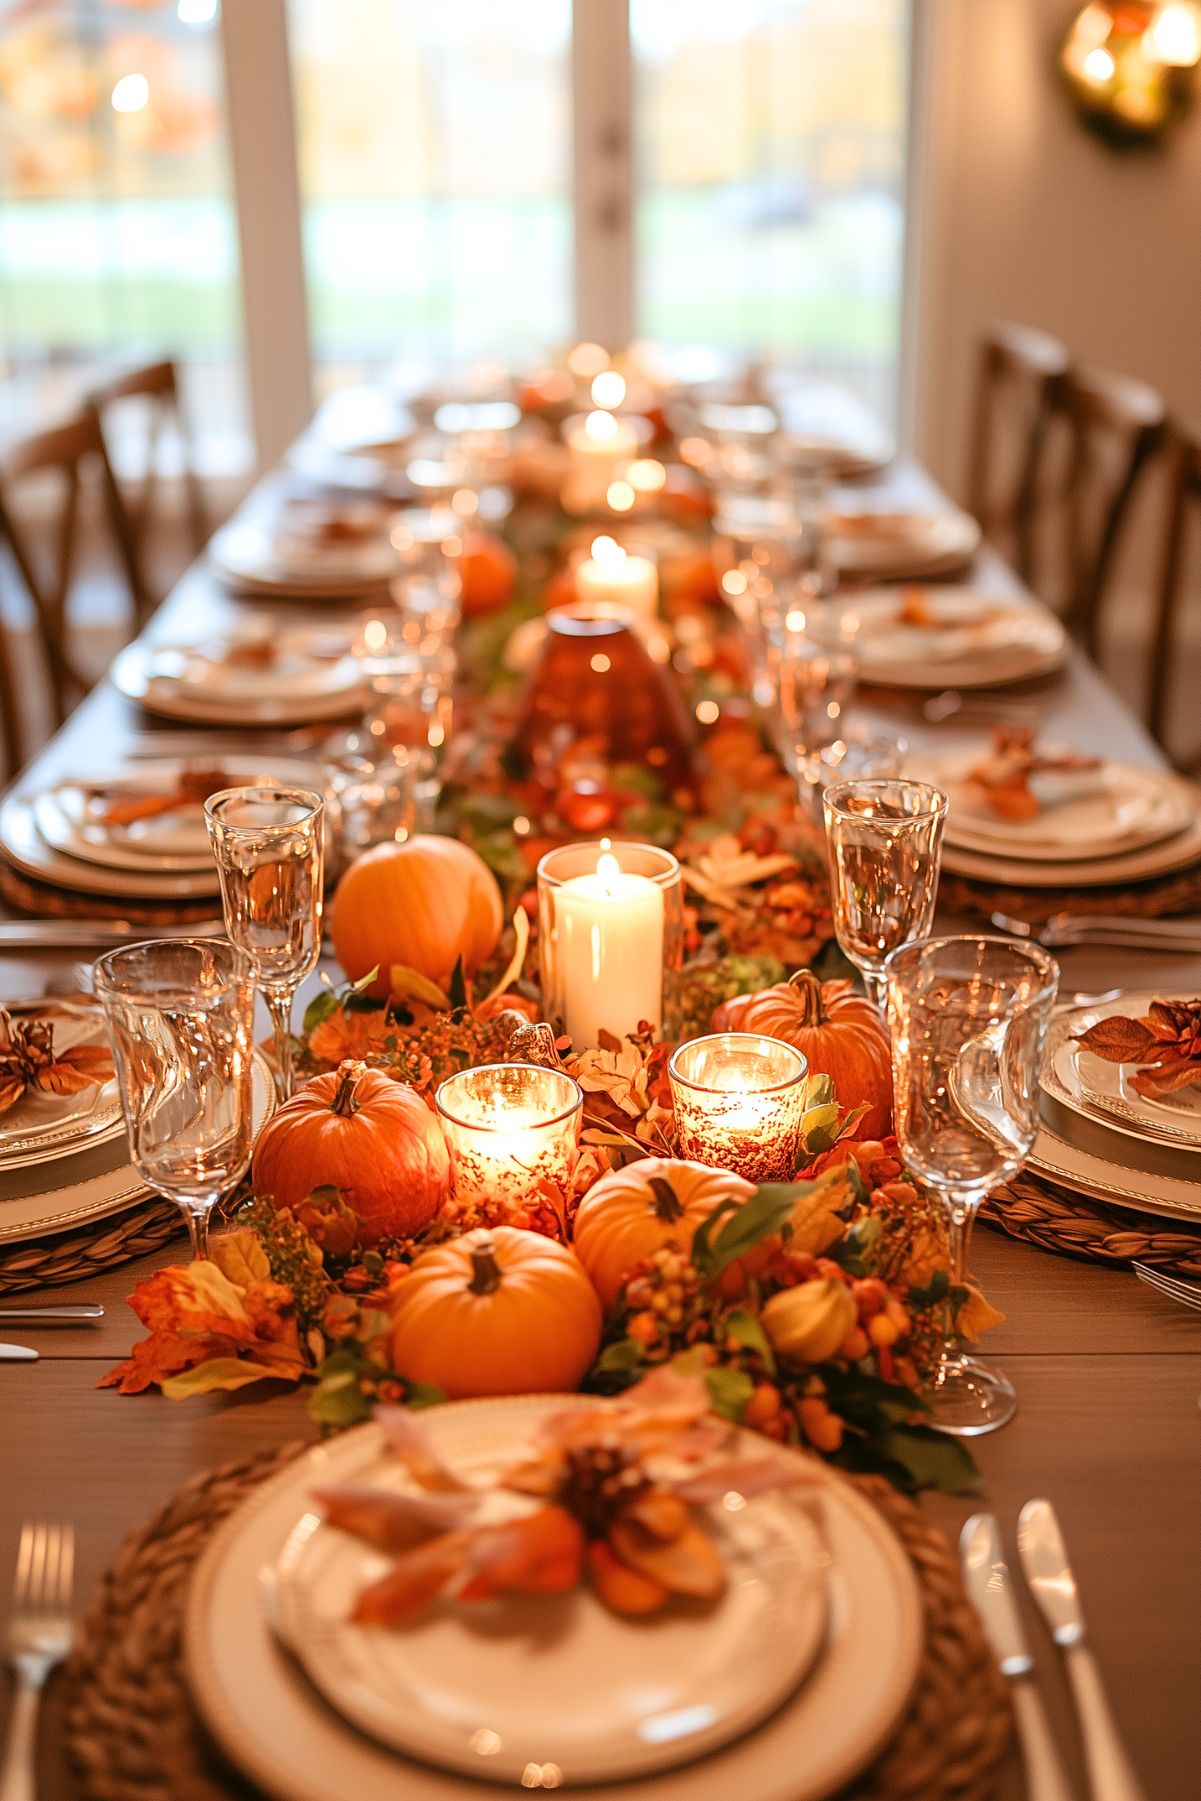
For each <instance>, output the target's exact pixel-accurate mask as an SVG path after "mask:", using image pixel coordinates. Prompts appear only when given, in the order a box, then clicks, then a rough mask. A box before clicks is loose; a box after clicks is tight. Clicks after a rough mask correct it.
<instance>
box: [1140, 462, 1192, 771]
mask: <svg viewBox="0 0 1201 1801" xmlns="http://www.w3.org/2000/svg"><path fill="white" fill-rule="evenodd" d="M1167 463H1168V495H1167V508H1166V512H1165V517H1164V535H1163V550H1162V553H1161V559H1160V565H1159V586H1158V591H1157V594H1156V620H1155V640H1154V644H1153V646H1152V651H1151V691H1150V697H1149V702H1148V712H1147V723H1148V725H1149V726H1150V728H1151V731H1152V732H1153V733H1154V735H1155V738H1156V739H1157V741H1158V742H1159V744H1160V745H1162V747H1163V749H1164V750H1165V751H1167V752H1168V755H1169V756H1171V755H1172V752H1171V750H1170V749H1169V746H1168V743H1167V738H1168V724H1169V721H1168V710H1169V699H1170V686H1171V684H1170V681H1169V671H1170V668H1171V665H1172V663H1173V661H1174V660H1175V658H1176V657H1177V656H1178V655H1179V653H1180V651H1181V649H1182V648H1183V647H1182V646H1181V644H1180V641H1179V631H1180V625H1181V617H1182V605H1183V600H1184V595H1185V592H1186V589H1187V571H1186V557H1185V548H1186V539H1187V537H1188V531H1189V523H1190V520H1191V521H1192V522H1193V525H1194V528H1195V530H1196V531H1197V532H1198V533H1199V534H1201V432H1193V433H1189V432H1184V431H1179V430H1175V431H1173V433H1172V435H1171V439H1170V441H1169V445H1168V458H1167ZM1195 569H1196V573H1197V578H1198V580H1201V559H1197V560H1196V561H1195ZM1173 760H1174V761H1175V762H1176V763H1177V764H1178V766H1179V767H1181V768H1187V769H1190V770H1193V771H1196V770H1198V769H1201V741H1199V742H1198V743H1197V745H1196V748H1195V749H1194V750H1193V751H1192V752H1191V753H1189V754H1187V755H1185V756H1183V757H1180V756H1177V757H1174V759H1173Z"/></svg>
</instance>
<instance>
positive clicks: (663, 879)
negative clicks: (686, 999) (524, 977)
mask: <svg viewBox="0 0 1201 1801" xmlns="http://www.w3.org/2000/svg"><path fill="white" fill-rule="evenodd" d="M538 953H539V959H540V963H541V974H542V1008H543V1012H544V1013H545V1015H546V1017H547V1018H548V1019H552V1020H562V1022H563V1025H564V1028H565V1030H566V1031H567V1032H568V1034H569V1035H570V1037H571V1040H572V1043H573V1044H574V1045H575V1047H576V1049H577V1050H588V1049H591V1048H592V1047H594V1046H595V1045H597V1044H599V1042H600V1035H601V1032H602V1031H605V1032H611V1033H612V1034H613V1036H614V1037H615V1038H624V1037H625V1035H626V1034H627V1033H628V1032H635V1031H637V1029H638V1027H639V1026H640V1025H641V1024H643V1023H645V1024H647V1025H650V1026H652V1027H653V1028H654V1030H655V1033H656V1035H657V1036H661V1035H663V1033H664V1031H665V1029H666V1031H667V1032H668V1033H670V1031H671V1029H672V1025H673V1018H672V1015H673V1008H674V1002H675V981H674V977H675V975H676V974H677V972H678V971H679V968H680V965H681V962H682V961H683V954H684V894H683V888H682V885H681V882H680V865H679V864H678V863H677V862H676V859H675V858H674V857H673V856H672V854H671V852H670V851H665V850H660V849H659V848H658V846H657V845H654V844H625V843H619V842H611V841H610V840H609V839H608V838H602V839H601V840H600V842H599V843H593V844H565V845H563V846H562V847H561V848H560V849H558V850H552V851H547V853H546V855H545V856H544V857H543V859H542V861H541V862H540V863H539V865H538Z"/></svg>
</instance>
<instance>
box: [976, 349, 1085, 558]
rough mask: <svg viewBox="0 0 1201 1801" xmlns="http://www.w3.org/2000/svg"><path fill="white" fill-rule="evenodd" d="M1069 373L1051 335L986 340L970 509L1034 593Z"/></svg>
mask: <svg viewBox="0 0 1201 1801" xmlns="http://www.w3.org/2000/svg"><path fill="white" fill-rule="evenodd" d="M1067 371H1068V353H1067V351H1066V350H1065V349H1064V347H1063V345H1062V344H1061V343H1060V342H1059V340H1058V339H1057V338H1052V337H1050V336H1049V335H1048V334H1047V333H1046V332H1042V331H1033V330H1031V329H1030V328H1029V327H1028V326H1024V325H994V326H992V327H991V328H990V329H989V330H988V331H987V332H986V333H985V335H984V337H983V339H982V340H981V344H980V354H979V363H978V370H977V378H976V398H975V409H974V416H973V421H972V437H971V449H970V454H969V465H968V506H969V509H970V511H971V512H972V513H973V514H974V515H975V517H976V518H977V519H978V520H979V522H980V526H981V529H982V530H983V532H984V534H985V536H986V537H987V538H988V539H989V541H990V542H991V543H993V544H995V545H996V547H997V549H998V550H1000V551H1001V552H1002V554H1003V555H1004V556H1006V557H1007V558H1008V560H1009V561H1010V562H1011V563H1012V564H1013V566H1014V568H1015V569H1016V570H1017V572H1018V574H1019V575H1020V576H1021V578H1022V580H1023V581H1024V582H1026V583H1027V585H1028V586H1031V587H1033V586H1035V585H1036V581H1035V563H1036V542H1035V540H1036V525H1037V516H1038V508H1039V488H1040V477H1041V474H1042V469H1043V452H1044V449H1045V445H1046V439H1047V432H1048V428H1049V426H1050V423H1051V419H1052V417H1053V414H1054V410H1055V406H1056V404H1057V402H1058V400H1059V398H1060V395H1061V392H1062V388H1063V384H1064V381H1065V380H1066V378H1067Z"/></svg>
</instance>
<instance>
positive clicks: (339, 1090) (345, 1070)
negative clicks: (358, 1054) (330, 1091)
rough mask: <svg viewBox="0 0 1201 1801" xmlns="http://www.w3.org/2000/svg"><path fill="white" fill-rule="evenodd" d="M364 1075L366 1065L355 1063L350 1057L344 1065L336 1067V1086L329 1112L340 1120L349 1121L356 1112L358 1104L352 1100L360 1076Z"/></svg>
mask: <svg viewBox="0 0 1201 1801" xmlns="http://www.w3.org/2000/svg"><path fill="white" fill-rule="evenodd" d="M366 1074H367V1065H366V1064H365V1063H356V1062H355V1060H354V1059H353V1058H352V1057H347V1059H346V1061H345V1062H344V1063H340V1064H339V1065H338V1086H337V1087H336V1088H335V1089H334V1098H333V1100H332V1101H331V1102H330V1110H331V1111H332V1112H334V1113H337V1114H338V1115H339V1116H340V1117H341V1118H342V1119H349V1118H350V1117H351V1115H352V1114H355V1113H357V1112H358V1110H359V1104H358V1102H357V1101H356V1100H355V1098H354V1095H355V1089H356V1088H357V1087H358V1085H359V1078H360V1076H365V1075H366Z"/></svg>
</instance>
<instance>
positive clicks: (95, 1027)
mask: <svg viewBox="0 0 1201 1801" xmlns="http://www.w3.org/2000/svg"><path fill="white" fill-rule="evenodd" d="M3 1005H4V1007H5V1008H6V1010H7V1011H8V1013H9V1014H10V1015H11V1016H12V1018H13V1019H14V1020H16V1021H21V1022H23V1023H27V1022H28V1021H29V1020H30V1019H31V1018H42V1017H48V1018H49V1020H50V1023H51V1024H52V1026H53V1028H54V1039H53V1042H54V1049H55V1051H56V1052H57V1051H67V1050H71V1049H73V1048H74V1047H75V1046H76V1045H79V1044H87V1045H103V1046H104V1048H105V1049H107V1048H108V1032H107V1030H106V1029H105V1024H104V1015H103V1013H102V1012H101V1010H100V1008H99V1006H98V1005H97V1004H96V1003H95V1002H92V1001H88V1000H67V999H65V998H64V999H58V998H55V997H54V996H49V997H45V998H43V999H41V1000H28V1001H5V1002H4V1003H3ZM124 1130H125V1125H124V1122H123V1120H122V1117H121V1095H120V1091H119V1090H118V1088H117V1081H116V1077H115V1076H114V1077H112V1078H111V1079H110V1080H109V1081H107V1082H101V1083H91V1084H90V1085H89V1086H88V1087H87V1088H81V1089H80V1090H79V1092H78V1094H43V1093H42V1092H41V1090H39V1089H34V1090H28V1089H27V1090H26V1092H25V1093H24V1094H23V1095H22V1096H21V1098H20V1100H19V1101H17V1102H16V1103H15V1104H14V1105H13V1106H11V1107H10V1108H9V1109H8V1111H7V1112H6V1113H0V1171H4V1172H7V1171H9V1170H17V1169H31V1168H32V1167H33V1166H34V1165H35V1164H38V1163H53V1162H54V1161H56V1160H57V1159H58V1158H61V1157H66V1156H70V1155H71V1154H72V1153H73V1152H74V1151H76V1150H78V1149H79V1148H80V1147H81V1146H82V1145H85V1144H86V1145H88V1146H93V1145H98V1144H105V1143H107V1142H108V1140H109V1139H110V1138H116V1137H119V1136H120V1135H121V1133H122V1132H124Z"/></svg>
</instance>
